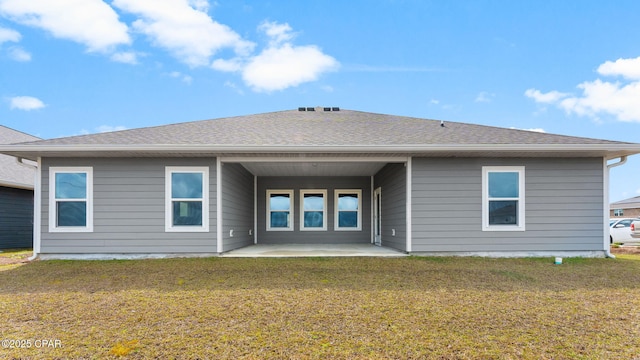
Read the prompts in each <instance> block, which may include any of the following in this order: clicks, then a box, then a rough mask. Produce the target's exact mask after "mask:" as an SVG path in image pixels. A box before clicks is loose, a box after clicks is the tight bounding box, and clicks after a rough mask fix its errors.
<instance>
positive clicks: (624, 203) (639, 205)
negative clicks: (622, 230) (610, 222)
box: [609, 196, 640, 218]
mask: <svg viewBox="0 0 640 360" xmlns="http://www.w3.org/2000/svg"><path fill="white" fill-rule="evenodd" d="M609 208H610V209H611V210H610V211H611V213H610V214H609V216H610V217H612V218H616V217H628V218H637V217H640V196H636V197H632V198H630V199H625V200H620V201H616V202H614V203H611V205H609Z"/></svg>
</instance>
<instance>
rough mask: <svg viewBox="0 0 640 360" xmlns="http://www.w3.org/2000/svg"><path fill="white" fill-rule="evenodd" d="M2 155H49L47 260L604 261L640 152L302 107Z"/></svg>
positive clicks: (45, 172) (44, 190) (37, 145)
mask: <svg viewBox="0 0 640 360" xmlns="http://www.w3.org/2000/svg"><path fill="white" fill-rule="evenodd" d="M0 152H3V153H6V154H11V155H14V156H21V157H25V158H28V159H32V160H36V161H38V164H39V166H38V171H39V176H38V181H37V183H36V209H37V212H36V219H35V221H36V226H37V227H38V228H39V229H40V231H39V232H37V233H36V234H35V235H36V236H35V244H36V245H35V252H36V253H40V254H42V255H43V257H44V258H55V257H69V256H77V257H88V256H90V255H91V256H94V257H96V256H98V257H119V256H134V255H135V256H153V255H154V254H156V255H158V254H164V255H166V254H171V255H176V254H178V255H185V256H186V255H204V254H218V253H222V252H227V251H230V250H233V249H237V248H240V247H245V246H250V245H252V244H256V243H257V244H300V243H306V244H314V243H322V244H327V243H329V244H344V243H349V244H353V243H362V244H377V245H382V246H386V247H389V248H393V249H397V250H400V251H403V252H407V253H412V254H449V255H469V254H471V255H492V256H534V255H535V256H546V255H552V256H553V255H555V256H604V255H606V254H607V252H608V249H609V227H608V215H609V209H608V205H609V201H608V195H607V194H608V181H609V167H611V166H615V165H616V164H619V163H621V162H623V160H624V159H625V158H626V156H628V155H632V154H637V153H640V144H633V143H624V142H616V141H607V140H595V139H585V138H578V137H571V136H561V135H552V134H545V133H537V132H530V131H523V130H514V129H504V128H496V127H489V126H481V125H471V124H463V123H454V122H440V121H434V120H425V119H419V118H410V117H403V116H392V115H382V114H373V113H366V112H359V111H350V110H341V109H338V108H300V109H298V110H289V111H281V112H273V113H265V114H256V115H248V116H238V117H231V118H223V119H214V120H205V121H197V122H188V123H180V124H173V125H166V126H157V127H149V128H141V129H132V130H125V131H118V132H110V133H102V134H93V135H83V136H74V137H67V138H60V139H52V140H43V141H36V142H32V143H28V144H19V145H10V146H0ZM618 158H620V161H618V162H617V163H616V162H615V161H616V160H615V159H618ZM609 160H614V161H613V162H611V163H608V161H609ZM567 214H570V215H567Z"/></svg>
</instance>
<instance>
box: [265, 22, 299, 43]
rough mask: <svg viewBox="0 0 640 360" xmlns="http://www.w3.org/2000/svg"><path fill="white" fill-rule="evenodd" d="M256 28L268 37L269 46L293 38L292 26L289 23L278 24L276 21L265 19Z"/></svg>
mask: <svg viewBox="0 0 640 360" xmlns="http://www.w3.org/2000/svg"><path fill="white" fill-rule="evenodd" d="M258 30H260V31H262V32H264V33H265V34H266V35H267V36H268V37H269V46H272V47H274V46H279V45H281V44H283V43H285V42H289V41H291V40H293V38H295V34H293V33H292V30H293V29H292V28H291V26H289V24H287V23H284V24H278V23H277V22H275V21H273V22H269V21H265V22H263V23H262V24H260V25H259V26H258Z"/></svg>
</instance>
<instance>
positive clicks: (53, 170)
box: [49, 166, 93, 233]
mask: <svg viewBox="0 0 640 360" xmlns="http://www.w3.org/2000/svg"><path fill="white" fill-rule="evenodd" d="M65 173H84V174H86V175H87V188H86V193H87V197H86V198H85V199H70V201H71V200H73V201H85V202H86V203H87V223H86V226H57V225H56V223H57V221H56V219H57V215H58V214H57V212H58V207H57V206H56V202H57V200H56V174H65ZM49 232H54V233H55V232H93V168H92V167H87V166H82V167H50V168H49Z"/></svg>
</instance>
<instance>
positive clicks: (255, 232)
mask: <svg viewBox="0 0 640 360" xmlns="http://www.w3.org/2000/svg"><path fill="white" fill-rule="evenodd" d="M253 243H254V244H257V243H258V176H257V175H253Z"/></svg>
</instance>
